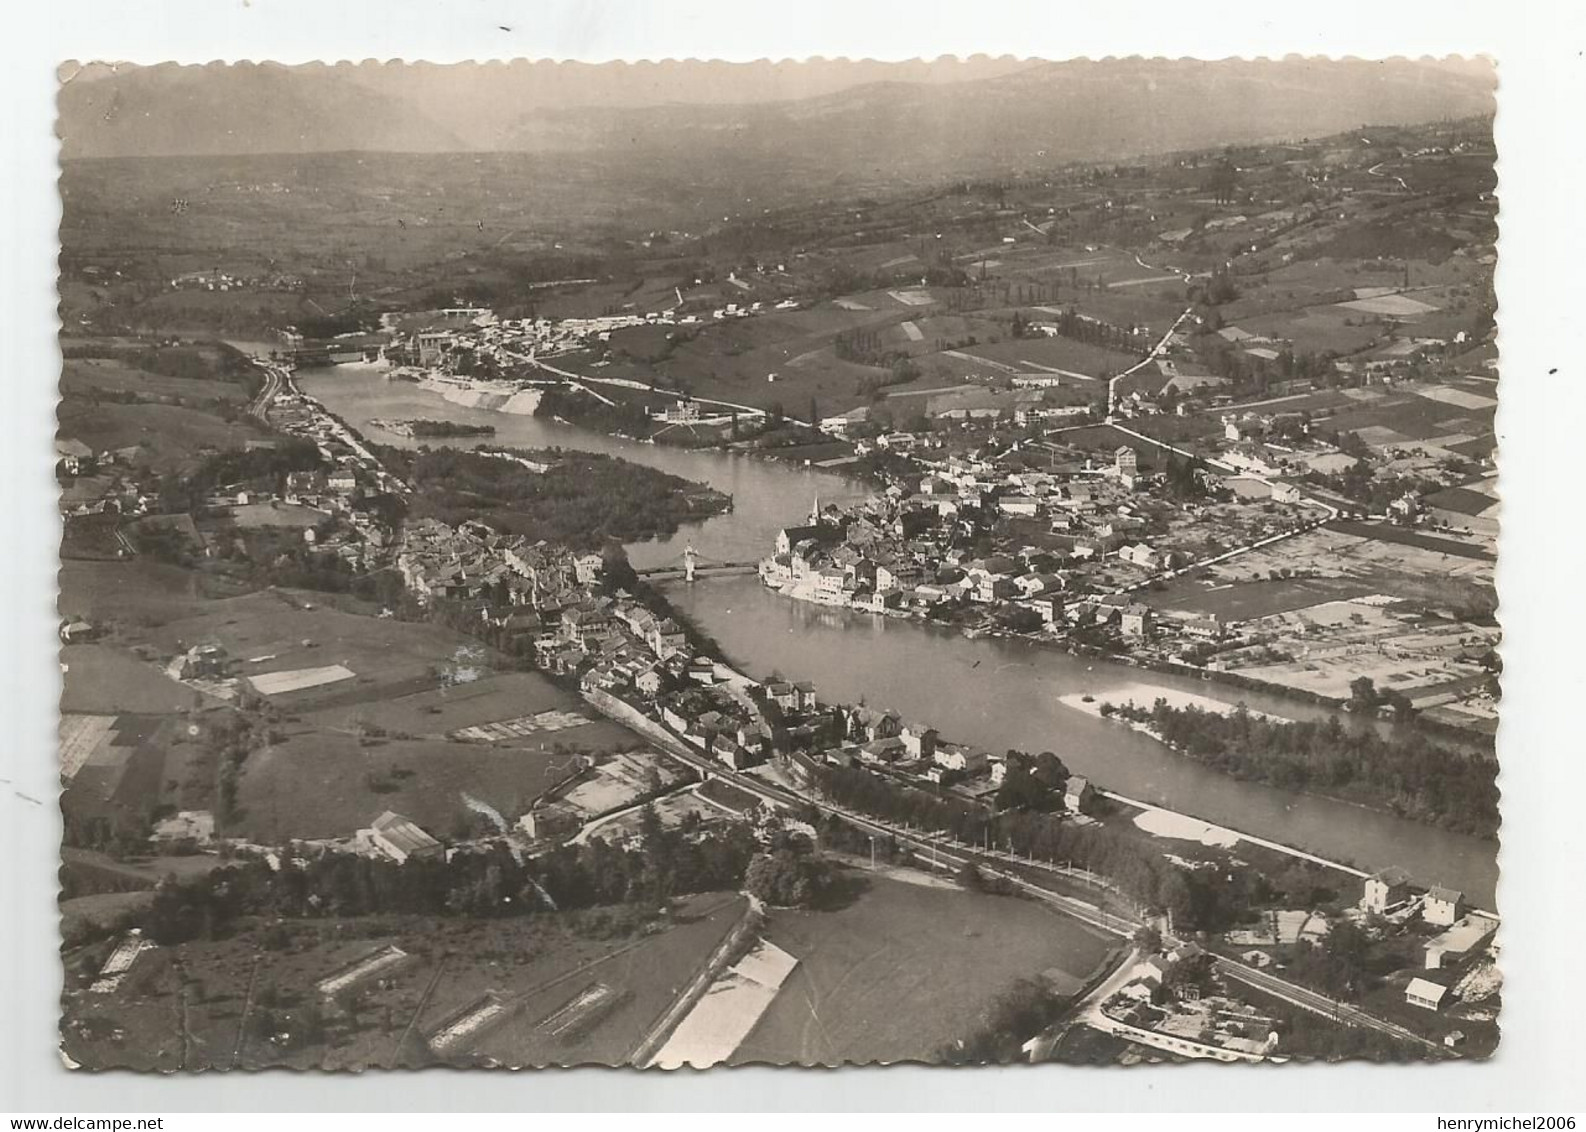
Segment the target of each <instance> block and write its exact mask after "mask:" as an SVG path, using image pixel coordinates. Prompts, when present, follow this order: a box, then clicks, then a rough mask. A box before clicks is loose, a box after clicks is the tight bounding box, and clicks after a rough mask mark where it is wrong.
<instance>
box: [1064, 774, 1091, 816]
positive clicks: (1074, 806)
mask: <svg viewBox="0 0 1586 1132" xmlns="http://www.w3.org/2000/svg"><path fill="white" fill-rule="evenodd" d="M1095 797H1096V788H1095V787H1093V786H1092V785H1091V784H1090V780H1089V779H1088V778H1086V777H1085V776H1084V775H1083V774H1071V775H1069V776H1068V781H1067V782H1065V783H1064V784H1063V806H1064V808H1065V809H1067V810H1068V812H1069V813H1072V814H1082V813H1084V812H1085V811H1086V810H1088V809H1090V804H1091V802H1092V801H1093V800H1094V799H1095Z"/></svg>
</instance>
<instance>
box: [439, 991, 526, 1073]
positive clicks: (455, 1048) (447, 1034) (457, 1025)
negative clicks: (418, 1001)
mask: <svg viewBox="0 0 1586 1132" xmlns="http://www.w3.org/2000/svg"><path fill="white" fill-rule="evenodd" d="M511 1009H512V1008H511V1006H510V1005H509V1004H508V1003H507V1002H506V1000H504V999H502V998H501V997H499V996H498V995H495V994H493V993H486V994H484V995H482V996H481V997H480V998H478V999H476V1000H475V1001H473V1002H471V1003H469V1004H468V1005H467V1006H465V1007H463V1009H462V1010H461V1011H459V1012H458V1013H457V1014H456V1015H454V1016H453V1017H451V1018H448V1019H447V1020H446V1021H445V1022H443V1023H442V1024H441V1026H440V1028H439V1029H438V1030H436V1031H435V1032H434V1033H433V1034H431V1035H430V1040H429V1044H430V1049H432V1050H434V1051H435V1052H436V1053H437V1054H439V1055H440V1056H442V1057H446V1056H448V1055H456V1054H460V1053H463V1052H465V1051H466V1050H467V1048H468V1046H469V1045H470V1044H471V1043H472V1042H474V1041H475V1040H477V1039H478V1038H481V1037H483V1036H484V1035H485V1034H487V1033H489V1032H490V1031H491V1030H493V1029H494V1028H495V1027H497V1026H499V1025H500V1024H501V1023H502V1022H505V1021H506V1020H507V1017H508V1014H509V1012H510V1011H511Z"/></svg>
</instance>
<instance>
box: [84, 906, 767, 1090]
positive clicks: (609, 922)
mask: <svg viewBox="0 0 1586 1132" xmlns="http://www.w3.org/2000/svg"><path fill="white" fill-rule="evenodd" d="M742 908H743V899H742V898H741V897H737V896H733V895H729V894H705V895H701V896H693V897H687V898H685V899H683V900H681V901H679V903H678V907H677V909H676V911H675V912H674V913H673V915H672V916H671V918H670V920H669V921H662V922H660V923H659V924H658V925H657V928H658V929H659V930H645V928H644V927H643V923H644V921H645V919H646V917H645V915H644V914H643V913H640V912H639V911H638V910H635V909H624V908H616V909H597V910H593V911H579V912H566V913H552V912H547V911H543V910H541V911H536V912H535V913H534V914H532V915H526V916H519V917H515V918H510V919H500V920H483V921H479V920H433V919H426V918H420V917H397V916H391V917H370V918H367V919H357V920H345V921H334V920H324V921H312V920H311V921H298V922H294V923H293V924H292V925H291V927H290V928H289V929H288V931H287V932H286V935H285V939H284V941H283V940H282V939H280V938H278V937H279V935H280V933H275V936H276V937H277V938H272V939H270V941H269V944H268V945H266V929H267V925H265V924H263V923H258V924H254V925H252V926H249V927H247V928H245V929H244V930H243V931H241V932H239V933H238V934H236V935H234V936H233V937H231V938H229V939H225V940H215V941H193V942H189V943H184V944H180V945H178V946H175V947H169V948H154V949H152V950H147V951H145V952H144V953H143V954H141V955H140V956H139V957H138V958H137V960H136V961H135V962H134V963H133V965H132V968H131V970H130V971H129V973H128V975H127V977H126V978H125V979H124V980H123V981H122V983H121V984H120V986H118V987H117V988H116V989H115V990H113V991H111V992H109V993H104V994H100V993H93V992H90V991H88V989H87V987H88V985H89V983H91V982H92V973H93V972H96V971H97V970H98V967H99V964H101V963H102V962H103V961H104V959H105V957H106V956H107V955H108V953H109V951H110V948H111V946H112V942H113V941H110V940H105V941H103V942H101V943H98V944H95V945H92V946H90V947H88V948H84V949H79V950H78V951H77V952H75V953H73V954H71V955H69V956H68V958H67V965H68V977H67V992H66V1004H65V1015H66V1022H65V1026H64V1034H65V1040H66V1049H67V1052H68V1053H69V1054H70V1055H71V1056H72V1057H73V1058H74V1059H75V1060H77V1061H79V1062H81V1063H82V1064H85V1065H89V1066H92V1067H95V1068H109V1067H113V1066H115V1067H127V1068H140V1069H163V1070H174V1069H178V1068H184V1067H185V1068H188V1069H197V1068H203V1067H217V1068H230V1067H232V1066H238V1067H245V1068H264V1067H267V1066H283V1065H284V1066H293V1067H298V1068H308V1067H311V1066H312V1067H315V1068H325V1069H346V1068H361V1067H385V1066H392V1065H412V1064H424V1063H430V1062H434V1061H435V1060H437V1057H436V1055H435V1054H433V1053H431V1052H430V1051H428V1050H427V1049H426V1048H425V1042H426V1040H427V1039H428V1037H429V1036H430V1035H431V1033H432V1032H433V1031H435V1030H436V1029H437V1028H439V1027H441V1026H443V1025H444V1024H445V1022H446V1020H447V1019H448V1018H449V1017H452V1016H454V1015H456V1014H458V1013H459V1012H461V1011H464V1010H466V1009H467V1007H468V1006H469V1004H470V1003H474V1002H476V1001H478V1000H479V999H480V998H481V996H484V995H486V994H493V995H496V996H499V998H500V999H501V1000H502V1001H503V1002H505V1003H506V1004H507V1007H508V1009H507V1010H506V1012H505V1019H504V1021H503V1022H501V1024H499V1025H497V1026H495V1027H493V1028H491V1029H489V1030H488V1031H485V1032H482V1033H480V1034H478V1035H477V1036H476V1038H475V1040H474V1041H473V1042H470V1043H464V1044H462V1045H461V1046H459V1047H453V1048H452V1049H450V1050H449V1051H448V1060H452V1061H457V1062H461V1063H471V1064H480V1063H484V1064H492V1063H493V1064H502V1065H556V1064H589V1063H594V1064H608V1065H609V1064H616V1063H620V1062H622V1061H624V1060H625V1059H626V1058H627V1057H628V1055H629V1054H630V1053H631V1052H632V1051H633V1049H634V1048H635V1047H636V1046H637V1045H638V1044H639V1041H640V1039H641V1038H642V1037H643V1036H644V1033H645V1031H646V1030H647V1028H648V1027H649V1026H650V1025H651V1024H652V1023H653V1022H654V1021H655V1020H656V1019H657V1018H659V1016H660V1015H661V1013H662V1012H663V1011H664V1010H665V1009H666V1008H667V1007H668V1006H669V1005H670V1004H671V1002H672V1000H673V998H674V997H675V996H676V995H677V994H678V993H680V992H681V990H682V988H683V987H684V986H685V985H686V984H687V982H688V981H689V980H690V979H691V978H692V977H693V976H694V975H695V973H696V972H697V971H698V970H699V969H700V968H701V967H702V965H703V963H704V961H705V959H706V957H707V956H708V955H709V954H710V952H711V950H712V949H713V948H714V947H715V946H716V944H717V943H718V942H720V940H721V938H722V937H723V936H724V935H725V934H726V932H727V931H728V930H729V929H730V927H731V926H732V925H733V924H734V923H736V922H737V919H738V917H739V915H740V914H741V912H742ZM283 943H284V945H283ZM392 947H394V948H397V949H398V950H400V951H401V952H403V953H404V955H405V956H406V958H405V959H404V960H403V961H402V962H401V963H398V964H395V965H393V966H391V967H388V968H386V969H385V970H383V971H382V972H381V975H380V977H379V978H377V979H368V980H364V981H362V982H360V983H357V984H356V985H354V986H353V987H351V988H349V989H347V990H346V991H344V992H342V993H341V994H339V995H338V996H337V997H336V998H335V999H334V1000H330V1001H325V1002H323V1003H321V1002H319V995H318V991H317V990H316V985H317V984H318V983H320V982H322V981H323V980H325V979H326V978H327V976H330V975H333V974H334V973H336V972H338V971H340V970H344V969H347V968H349V967H352V966H355V965H356V964H357V963H358V962H359V960H361V959H363V958H364V957H366V956H368V955H370V954H371V953H375V952H379V951H381V950H382V949H385V948H392ZM597 983H599V984H604V985H605V986H607V987H610V988H611V989H612V991H613V992H614V1005H613V1006H612V1007H610V1008H608V1009H607V1010H605V1011H603V1012H601V1013H600V1014H598V1015H597V1016H595V1017H592V1018H590V1019H589V1020H588V1022H587V1023H586V1024H585V1026H584V1027H583V1028H575V1029H564V1030H562V1032H561V1033H560V1034H556V1033H553V1032H551V1031H550V1029H549V1028H547V1027H545V1026H544V1023H545V1022H546V1021H547V1020H548V1019H549V1018H550V1017H551V1016H553V1015H555V1014H556V1013H557V1012H558V1011H559V1010H561V1008H562V1007H563V1006H565V1004H566V1003H567V1002H568V1001H569V1000H570V999H573V998H574V997H575V996H577V995H578V994H580V992H582V991H584V990H586V989H587V988H589V987H590V986H592V985H594V984H597ZM250 986H251V987H252V995H251V997H250V994H249V988H250ZM245 1004H247V1008H248V1012H249V1015H250V1016H252V1017H253V1024H251V1025H250V1024H249V1019H248V1018H245V1017H244V1006H245ZM316 1008H317V1009H316ZM260 1011H268V1012H269V1013H270V1014H271V1015H272V1016H273V1017H275V1018H277V1019H279V1020H280V1022H281V1028H280V1030H278V1031H277V1032H276V1033H275V1034H273V1035H270V1036H265V1035H264V1034H262V1033H261V1032H260V1031H259V1029H258V1022H259V1018H258V1016H257V1015H256V1014H255V1012H260ZM311 1013H317V1014H318V1015H319V1016H320V1018H321V1019H322V1020H323V1021H322V1025H323V1034H322V1035H321V1036H319V1037H318V1038H317V1039H315V1038H311V1037H309V1036H307V1035H306V1034H305V1032H304V1030H305V1027H304V1026H303V1024H302V1023H301V1022H300V1021H299V1020H300V1019H302V1018H303V1017H304V1016H305V1015H307V1014H311ZM294 1031H295V1032H294ZM404 1038H405V1039H406V1040H404Z"/></svg>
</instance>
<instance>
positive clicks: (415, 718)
mask: <svg viewBox="0 0 1586 1132" xmlns="http://www.w3.org/2000/svg"><path fill="white" fill-rule="evenodd" d="M541 712H566V713H579V714H581V715H583V717H584V719H585V723H584V725H582V726H578V727H570V728H566V729H562V730H559V731H557V732H555V733H552V732H549V731H545V729H543V728H542V729H540V730H541V731H543V732H544V733H543V734H539V733H535V734H533V736H532V738H533V739H534V740H535V741H539V740H541V739H543V740H544V741H545V742H550V741H551V740H552V739H555V740H557V741H561V742H570V743H577V742H581V741H582V740H583V739H585V738H586V737H589V738H596V737H598V738H601V739H607V738H609V734H608V732H609V731H610V730H611V729H612V728H614V725H611V724H606V723H605V722H604V721H603V720H601V719H600V718H599V717H598V716H596V715H595V714H594V713H593V712H592V711H591V710H590V709H588V708H586V707H585V706H584V704H583V701H582V700H580V699H579V698H578V697H577V696H575V695H573V694H572V693H571V692H567V691H563V690H562V689H561V688H558V687H557V686H556V685H555V684H553V683H551V682H550V680H548V679H547V678H546V677H544V676H542V675H540V674H539V673H536V672H498V673H492V674H489V675H484V676H481V677H480V678H479V679H477V680H471V681H468V682H467V683H451V684H443V685H441V686H440V687H436V688H428V689H425V690H424V691H422V692H414V693H412V694H410V695H404V696H392V697H390V698H388V699H384V700H382V701H381V702H380V704H379V706H378V707H375V706H372V705H366V704H365V705H359V704H352V705H343V706H338V707H329V708H323V709H320V710H316V711H308V712H304V713H302V718H303V720H304V722H305V723H310V724H313V725H316V726H321V727H330V728H352V727H357V726H358V725H359V724H360V723H364V722H372V723H378V724H379V725H380V726H381V727H382V728H384V729H385V730H386V731H387V732H388V733H390V734H393V735H411V736H416V737H419V738H426V739H444V738H447V737H448V736H451V735H454V734H456V733H457V732H459V731H461V730H462V729H463V728H470V727H480V726H483V725H485V724H491V723H500V722H502V721H504V720H515V719H520V718H524V717H529V716H534V715H538V714H539V713H541ZM618 730H620V729H618ZM506 742H508V743H509V744H511V745H518V743H519V741H516V740H506Z"/></svg>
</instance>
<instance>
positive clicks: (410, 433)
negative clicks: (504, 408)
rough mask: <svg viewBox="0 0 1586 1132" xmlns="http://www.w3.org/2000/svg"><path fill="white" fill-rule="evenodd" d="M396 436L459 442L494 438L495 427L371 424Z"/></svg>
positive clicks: (440, 423)
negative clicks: (460, 440) (474, 438)
mask: <svg viewBox="0 0 1586 1132" xmlns="http://www.w3.org/2000/svg"><path fill="white" fill-rule="evenodd" d="M369 423H370V424H371V425H373V426H374V427H376V428H379V429H383V430H384V431H386V432H389V433H391V434H392V435H394V436H405V437H407V438H408V439H409V440H457V439H464V438H468V437H476V436H494V435H495V434H496V430H495V426H494V425H471V424H458V423H456V422H454V421H431V420H424V419H422V418H421V419H418V420H407V421H389V420H385V419H383V418H381V417H376V418H374V419H373V420H371V421H370V422H369Z"/></svg>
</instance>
